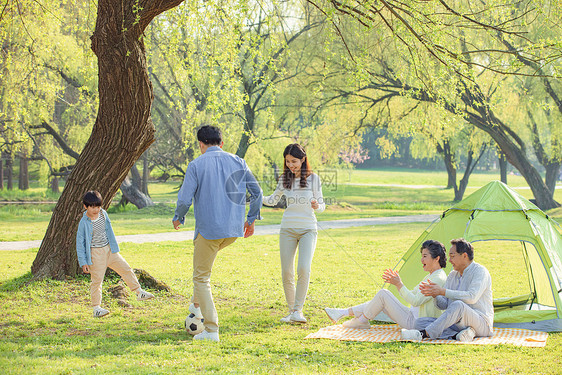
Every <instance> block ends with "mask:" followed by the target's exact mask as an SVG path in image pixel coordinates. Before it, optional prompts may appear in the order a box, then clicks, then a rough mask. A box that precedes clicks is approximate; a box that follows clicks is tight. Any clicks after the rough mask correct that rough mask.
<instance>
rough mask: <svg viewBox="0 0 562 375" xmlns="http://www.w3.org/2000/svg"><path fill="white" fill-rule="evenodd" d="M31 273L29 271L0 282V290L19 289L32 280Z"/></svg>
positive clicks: (11, 290)
mask: <svg viewBox="0 0 562 375" xmlns="http://www.w3.org/2000/svg"><path fill="white" fill-rule="evenodd" d="M32 279H33V275H32V274H31V271H30V272H27V273H25V274H23V275H21V276H19V277H16V278H14V279H12V280H8V281H5V282H3V283H0V292H13V291H16V290H18V289H20V288H21V287H23V286H27V285H29V284H30V283H31V282H32Z"/></svg>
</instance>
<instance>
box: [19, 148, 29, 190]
mask: <svg viewBox="0 0 562 375" xmlns="http://www.w3.org/2000/svg"><path fill="white" fill-rule="evenodd" d="M28 171H29V159H27V158H26V157H25V156H23V155H22V156H20V174H19V178H18V188H19V189H20V190H27V189H29V173H28Z"/></svg>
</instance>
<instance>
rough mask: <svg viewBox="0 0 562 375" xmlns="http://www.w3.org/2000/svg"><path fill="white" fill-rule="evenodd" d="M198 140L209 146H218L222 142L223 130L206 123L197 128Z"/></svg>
mask: <svg viewBox="0 0 562 375" xmlns="http://www.w3.org/2000/svg"><path fill="white" fill-rule="evenodd" d="M197 140H198V141H201V142H203V143H204V144H206V145H208V146H218V145H220V144H221V142H222V133H221V130H220V129H219V128H217V127H216V126H211V125H204V126H202V127H200V128H199V130H197Z"/></svg>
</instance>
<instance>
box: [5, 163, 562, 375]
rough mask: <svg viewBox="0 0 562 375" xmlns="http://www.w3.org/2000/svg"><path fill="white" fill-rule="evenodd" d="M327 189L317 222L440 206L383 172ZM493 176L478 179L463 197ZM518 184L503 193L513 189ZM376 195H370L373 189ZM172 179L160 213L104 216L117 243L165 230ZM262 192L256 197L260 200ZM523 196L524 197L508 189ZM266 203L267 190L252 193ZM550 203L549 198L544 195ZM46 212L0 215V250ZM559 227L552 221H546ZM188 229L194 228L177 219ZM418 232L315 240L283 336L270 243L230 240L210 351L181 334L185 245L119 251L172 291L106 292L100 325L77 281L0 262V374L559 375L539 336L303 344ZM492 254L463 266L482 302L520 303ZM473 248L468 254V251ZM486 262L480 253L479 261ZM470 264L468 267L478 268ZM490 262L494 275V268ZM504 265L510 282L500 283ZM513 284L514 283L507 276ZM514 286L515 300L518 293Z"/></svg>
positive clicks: (420, 180)
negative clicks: (305, 281)
mask: <svg viewBox="0 0 562 375" xmlns="http://www.w3.org/2000/svg"><path fill="white" fill-rule="evenodd" d="M337 177H338V178H337V184H333V185H332V186H330V185H329V184H325V186H324V194H325V196H326V197H328V198H330V199H332V202H333V204H332V205H330V206H329V207H328V208H327V210H326V211H325V212H324V213H322V214H321V215H319V220H329V219H344V218H357V217H373V216H395V215H406V214H420V213H428V212H429V213H438V212H441V211H443V210H444V209H446V208H448V207H449V206H451V205H452V204H453V202H452V201H451V199H452V195H453V193H452V191H451V190H444V189H442V188H439V187H427V188H423V189H412V188H408V187H404V186H403V187H397V186H384V185H404V184H408V185H428V186H432V185H438V186H439V185H442V184H444V183H445V181H446V175H445V173H442V172H427V171H415V170H414V171H412V170H384V171H363V170H358V171H353V172H352V173H351V174H348V172H339V173H338V174H337ZM496 177H497V176H495V175H488V174H478V175H474V177H473V178H471V182H472V183H473V185H472V186H471V187H469V189H468V191H467V195H468V194H470V193H471V192H472V191H474V190H475V189H476V188H477V187H480V186H482V185H484V184H485V183H486V182H488V181H490V180H492V179H495V178H496ZM518 179H520V177H517V176H510V177H509V182H510V184H513V186H516V187H524V182H522V181H521V180H518ZM379 185H383V186H379ZM177 186H178V183H177V182H170V183H161V184H151V185H150V187H149V189H150V191H151V195H152V198H153V199H154V200H155V201H156V202H161V203H160V204H158V205H156V206H154V207H150V208H146V209H143V210H137V209H134V208H130V207H128V208H127V209H126V210H124V211H123V210H121V211H120V210H116V209H112V212H111V219H112V222H113V226H114V229H115V231H116V233H117V234H118V235H120V234H133V233H151V232H152V233H154V232H166V231H171V230H172V228H171V224H170V220H171V217H172V215H173V210H174V207H173V202H174V201H175V196H176V194H177V190H176V189H177ZM264 190H265V189H264ZM518 191H519V192H520V193H521V194H522V195H524V196H526V197H530V190H526V189H520V190H518ZM265 192H266V193H269V192H270V191H267V190H266V191H265ZM555 197H556V199H557V200H558V201H562V191H561V189H558V191H557V192H556V195H555ZM56 198H57V197H56V196H52V195H48V194H46V193H44V189H41V188H34V189H32V190H31V191H28V192H25V193H24V194H20V195H18V193H17V192H4V191H0V199H4V200H18V199H22V200H35V201H42V200H43V201H44V200H49V199H56ZM53 207H54V205H53V204H38V205H15V206H14V205H10V206H0V222H1V223H2V225H1V226H0V241H11V240H31V239H41V238H42V236H43V233H44V231H45V228H46V227H47V225H48V221H49V218H50V213H51V211H52V209H53ZM549 214H551V215H552V216H554V217H555V218H557V220H559V221H562V220H560V219H562V210H560V209H558V210H552V211H551V212H549ZM262 215H263V216H264V220H263V221H262V222H261V223H260V224H273V223H279V222H280V220H281V216H282V210H274V209H264V210H263V211H262ZM186 227H187V228H192V227H193V218H192V217H191V218H188V222H187V225H186ZM426 227H427V224H423V223H420V224H400V225H384V226H373V227H358V228H348V229H345V230H343V229H341V230H329V231H320V232H319V239H318V245H317V249H316V253H315V257H314V262H313V272H312V277H311V283H310V289H309V294H308V299H307V302H306V305H305V311H304V313H305V316H306V317H307V318H308V319H309V323H307V324H304V325H286V324H282V323H280V322H279V319H280V318H281V317H282V316H283V315H284V314H285V313H286V310H285V302H284V296H283V292H282V285H281V276H280V265H279V250H278V239H277V236H255V237H251V238H249V239H245V240H244V239H239V240H238V241H237V242H236V243H234V244H233V245H232V246H229V247H228V248H226V249H224V250H223V251H222V252H221V253H220V254H219V257H218V258H217V261H216V263H215V267H214V270H213V279H212V288H213V293H214V296H215V303H216V305H217V309H218V312H219V317H220V333H221V342H220V343H218V344H216V343H201V342H194V341H192V339H191V337H190V336H189V335H188V334H186V332H185V330H184V328H183V320H184V319H185V316H186V314H187V306H188V304H189V298H190V296H191V290H192V283H191V271H192V267H191V259H192V254H193V245H192V242H191V241H189V240H188V238H186V241H184V242H161V243H152V244H142V245H137V244H132V243H124V244H122V245H121V254H122V255H123V256H124V257H125V259H127V260H128V262H129V263H130V264H131V266H133V267H135V268H142V269H145V270H146V271H148V272H149V273H150V274H151V275H153V276H154V277H156V278H157V279H159V280H161V281H163V282H165V283H167V284H168V285H169V286H170V287H171V288H172V292H171V293H164V292H155V294H156V299H155V300H151V301H147V302H137V301H136V299H135V298H133V297H129V303H130V304H131V305H132V306H133V307H132V308H123V307H120V306H119V305H118V304H117V302H116V300H115V299H112V298H111V297H110V296H109V293H108V292H107V288H108V287H109V286H113V285H115V284H116V283H117V280H115V279H113V280H106V282H105V283H104V297H103V298H104V305H105V307H107V308H109V309H110V310H111V314H110V315H109V316H107V317H105V318H102V319H95V318H93V317H92V316H91V308H90V307H89V278H88V277H81V278H78V279H72V280H65V281H53V280H45V281H41V282H31V276H30V274H29V269H30V266H31V263H32V262H33V260H34V258H35V255H36V252H37V249H30V250H22V251H0V306H1V307H2V309H1V311H2V314H1V315H0V373H1V374H82V373H92V372H96V373H99V374H115V373H130V374H168V373H202V372H209V373H220V374H223V373H233V374H247V373H257V374H262V373H264V374H301V373H318V374H320V373H322V374H324V373H327V374H341V373H355V372H359V373H367V374H370V373H375V372H380V373H384V374H386V373H388V374H422V373H432V374H450V373H459V374H461V373H462V374H465V373H468V374H527V373H537V374H553V373H561V370H560V368H561V364H562V363H561V362H562V360H561V357H560V353H561V351H562V334H560V333H556V334H550V335H549V339H548V344H547V346H546V347H545V348H521V347H514V346H509V345H498V346H476V345H474V346H472V345H463V346H457V345H424V344H415V343H403V342H401V343H399V342H396V343H390V344H372V343H360V342H339V341H331V340H306V339H305V337H306V336H307V335H308V334H309V333H312V332H315V331H317V330H318V329H319V328H321V327H325V326H327V325H331V322H329V321H328V319H327V318H326V316H325V314H324V312H323V310H322V309H323V308H324V307H326V306H332V307H346V306H350V305H353V304H357V303H360V302H364V301H366V300H368V299H370V298H371V297H372V295H373V294H374V293H375V292H376V291H377V290H378V289H379V288H380V286H381V282H380V274H381V272H382V271H383V270H384V269H385V268H387V267H392V266H394V265H395V264H396V263H397V262H398V260H399V258H400V256H401V255H402V254H403V253H404V252H405V250H406V249H407V248H408V247H409V246H410V244H411V243H412V242H413V241H414V240H415V239H416V238H417V236H418V235H419V234H420V233H421V232H422V231H423V230H424V229H425V228H426ZM495 250H497V249H496V248H495V247H494V246H487V247H479V248H477V252H476V260H477V261H479V262H481V263H483V264H485V265H486V266H487V267H488V268H489V269H490V271H491V273H492V277H493V279H494V296H495V297H502V296H509V295H513V294H519V293H520V292H522V288H524V287H525V282H524V281H521V280H519V279H520V277H519V276H520V273H521V272H519V271H521V269H520V268H518V267H519V266H517V265H515V264H513V265H511V264H509V266H508V264H507V263H506V262H507V261H511V260H513V259H514V258H512V257H509V256H504V255H502V256H500V255H498V254H497V251H496V252H494V251H495ZM479 251H480V252H479ZM484 253H486V255H484ZM479 256H480V258H479ZM499 261H501V262H502V266H503V267H498V266H497V262H499ZM505 268H510V269H511V270H512V271H511V272H509V273H507V272H505ZM518 277H519V278H518ZM520 289H521V290H520Z"/></svg>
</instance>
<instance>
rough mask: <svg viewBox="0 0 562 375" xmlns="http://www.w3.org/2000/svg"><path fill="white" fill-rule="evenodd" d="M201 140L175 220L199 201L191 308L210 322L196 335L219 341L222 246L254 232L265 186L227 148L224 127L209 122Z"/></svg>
mask: <svg viewBox="0 0 562 375" xmlns="http://www.w3.org/2000/svg"><path fill="white" fill-rule="evenodd" d="M197 139H198V140H199V148H200V150H201V156H199V157H198V158H196V159H195V160H193V161H192V162H191V163H189V165H188V166H187V170H186V172H185V178H184V181H183V185H182V187H181V189H180V191H179V193H178V202H177V206H176V212H175V215H174V218H173V220H172V223H173V225H174V229H176V230H177V229H179V226H180V224H183V223H184V221H185V215H186V214H187V212H188V211H189V207H190V206H191V203H192V202H193V211H194V215H195V238H194V240H193V244H194V250H193V298H192V302H193V304H192V305H191V306H190V311H191V312H194V313H195V314H196V315H202V317H203V318H204V324H205V330H204V331H203V332H201V333H200V334H198V335H195V336H194V337H193V339H194V340H211V341H219V326H218V316H217V310H216V309H215V304H214V302H213V296H212V294H211V284H210V280H211V270H212V267H213V262H214V261H215V258H216V256H217V253H218V252H219V250H221V249H223V248H225V247H226V246H228V245H230V244H231V243H233V242H234V241H236V238H237V237H242V236H244V238H247V237H250V236H251V235H252V234H254V224H255V220H256V219H257V218H259V214H260V207H261V205H262V191H261V189H260V186H259V184H258V183H257V181H256V179H255V178H254V176H253V175H252V172H251V171H250V169H249V168H248V166H247V165H246V162H245V161H244V160H243V159H241V158H239V157H238V156H236V155H233V154H230V153H227V152H224V151H223V150H222V146H223V144H224V143H223V141H222V134H221V131H220V129H218V128H217V127H214V126H203V127H201V128H200V129H199V130H198V132H197ZM246 191H247V192H248V193H249V194H250V209H249V211H248V215H247V219H246V220H244V216H245V212H246ZM199 307H200V309H199Z"/></svg>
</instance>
